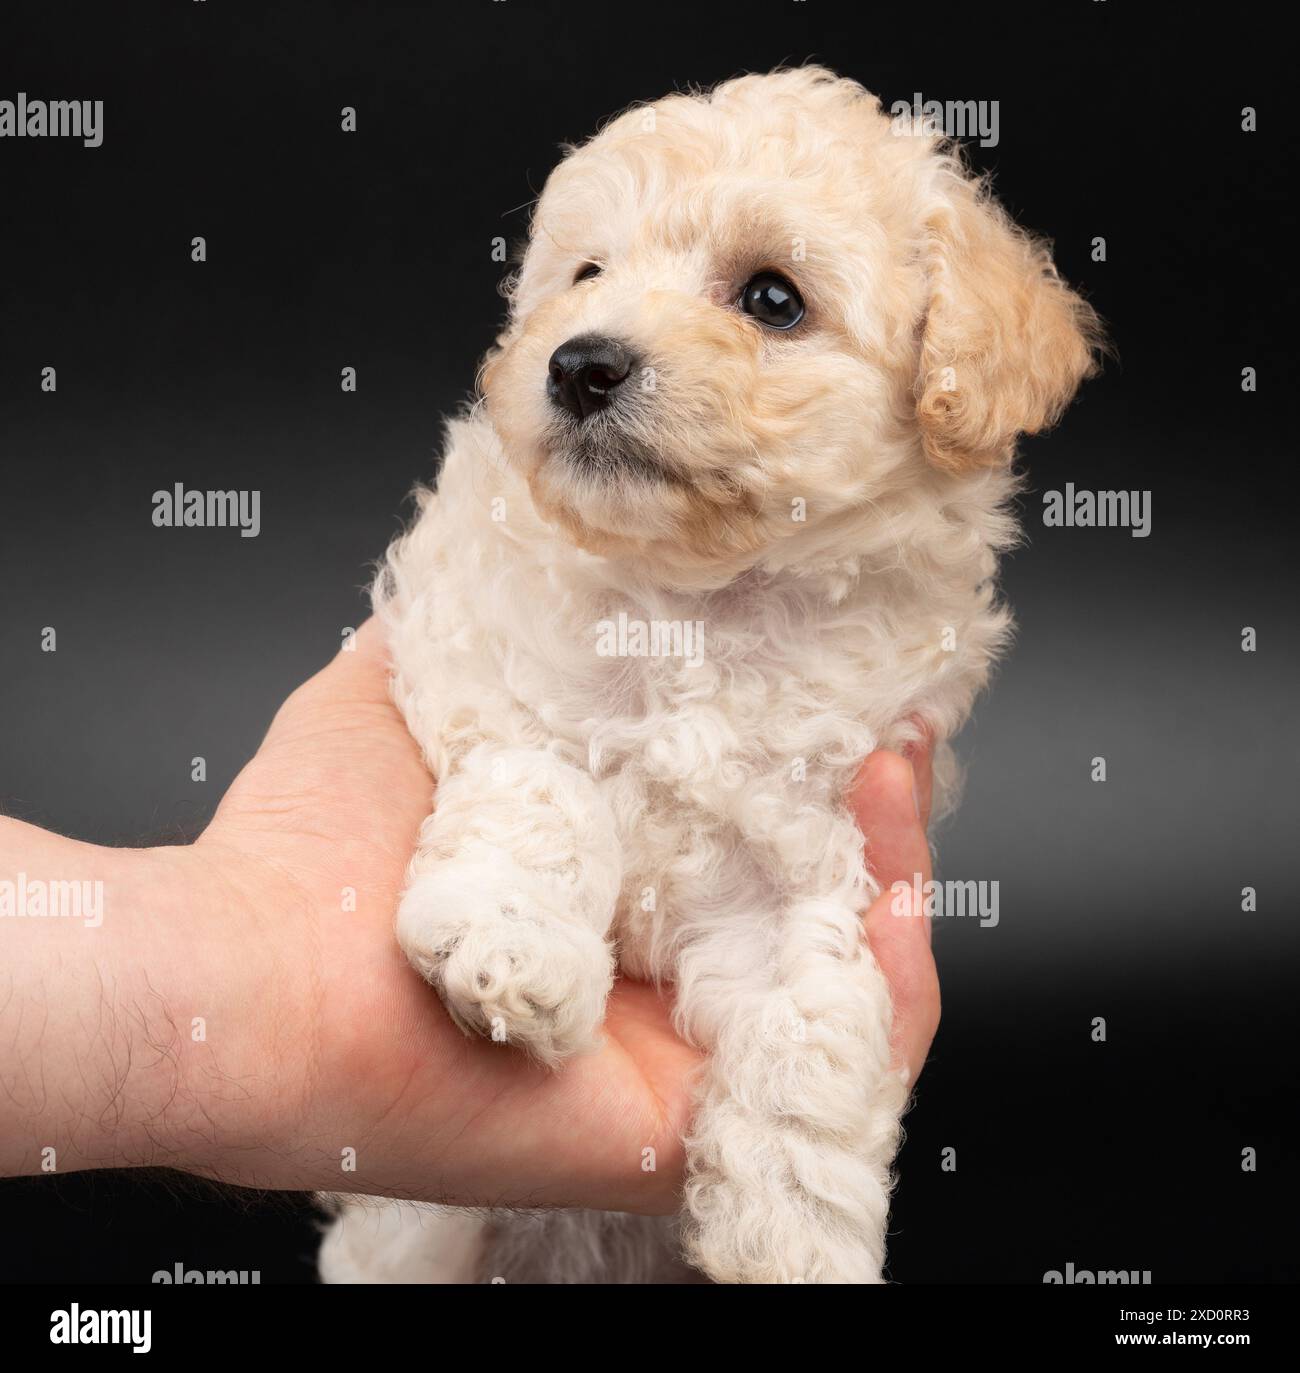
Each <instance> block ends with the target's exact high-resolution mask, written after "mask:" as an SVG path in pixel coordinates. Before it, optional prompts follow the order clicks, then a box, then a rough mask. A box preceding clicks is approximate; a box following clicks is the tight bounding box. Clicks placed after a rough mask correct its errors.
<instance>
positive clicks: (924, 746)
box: [902, 721, 934, 829]
mask: <svg viewBox="0 0 1300 1373" xmlns="http://www.w3.org/2000/svg"><path fill="white" fill-rule="evenodd" d="M919 723H920V722H919V721H918V724H919ZM921 729H922V733H921V738H920V739H919V740H918V741H917V742H916V743H914V744H907V745H905V746H904V748H903V750H902V752H903V757H904V758H906V759H907V761H908V762H909V763H911V765H912V775H913V779H914V781H915V790H916V802H917V812H918V814H919V815H920V817H921V828H922V829H929V827H930V806H931V803H932V801H933V799H934V745H933V742H932V740H931V738H930V732H929V730H927V729H926V728H925V727H924V726H922V727H921Z"/></svg>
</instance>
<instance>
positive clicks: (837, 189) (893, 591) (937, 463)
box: [322, 68, 1096, 1282]
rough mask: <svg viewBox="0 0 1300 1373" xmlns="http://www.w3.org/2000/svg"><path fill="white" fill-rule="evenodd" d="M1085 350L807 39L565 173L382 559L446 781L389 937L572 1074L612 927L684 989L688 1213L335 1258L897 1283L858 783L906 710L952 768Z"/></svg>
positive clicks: (591, 1026)
mask: <svg viewBox="0 0 1300 1373" xmlns="http://www.w3.org/2000/svg"><path fill="white" fill-rule="evenodd" d="M1095 341H1096V320H1095V316H1094V315H1093V314H1092V312H1091V310H1090V309H1089V308H1088V307H1087V306H1086V305H1085V304H1084V303H1083V302H1082V301H1081V300H1080V299H1079V298H1078V297H1077V296H1075V295H1074V294H1072V293H1071V292H1070V291H1069V290H1068V289H1067V288H1066V286H1065V285H1063V284H1062V282H1061V281H1060V280H1059V279H1058V277H1057V276H1056V273H1055V271H1054V270H1053V267H1052V264H1051V260H1050V257H1049V255H1048V253H1047V251H1046V250H1045V249H1044V248H1043V247H1042V246H1041V245H1039V244H1037V243H1035V242H1034V241H1032V240H1031V239H1030V238H1028V237H1027V236H1025V235H1024V234H1023V233H1021V232H1020V231H1018V230H1017V229H1016V228H1015V227H1014V226H1013V225H1012V224H1011V223H1010V222H1009V220H1008V219H1007V217H1006V215H1005V214H1004V213H1003V212H1002V211H1001V210H999V209H998V207H997V206H996V205H995V204H994V203H993V202H992V201H991V200H990V199H989V198H988V196H987V194H986V193H985V192H984V191H983V190H982V189H981V187H980V186H978V185H977V184H974V183H972V181H971V180H970V179H969V178H968V177H967V175H966V174H965V172H964V170H963V167H962V164H961V162H960V160H959V158H958V157H957V156H956V155H955V154H954V152H953V150H952V149H951V148H950V147H948V146H947V145H945V144H944V143H942V142H941V141H940V140H938V139H936V138H935V137H933V136H931V135H929V134H926V133H922V132H919V131H917V130H914V129H900V128H899V127H898V126H897V125H895V124H893V123H891V121H890V119H889V118H887V117H886V116H885V115H884V114H883V113H882V112H881V110H880V106H879V103H878V102H877V100H876V99H875V98H874V97H873V96H871V95H869V94H868V93H867V92H866V91H864V90H863V89H862V88H861V87H860V86H858V85H856V84H855V83H853V82H851V81H847V80H840V79H838V78H836V77H835V76H834V75H832V74H831V73H829V72H827V71H824V70H821V69H818V68H802V69H799V70H794V71H782V72H778V73H774V74H772V75H768V76H747V77H743V78H741V79H739V80H735V81H730V82H728V83H726V84H725V85H722V86H720V87H718V88H717V89H716V90H714V91H713V92H712V93H710V94H707V95H673V96H669V97H668V98H666V99H664V100H661V101H660V102H658V103H657V104H654V105H651V106H647V107H639V108H634V109H632V110H630V111H628V112H627V113H625V114H623V115H621V116H620V117H619V118H617V119H615V120H614V121H613V122H612V123H610V124H609V125H608V126H607V127H606V128H605V129H604V130H603V132H601V133H600V134H599V135H598V136H597V137H595V138H594V139H592V140H591V142H589V143H587V144H586V145H584V146H583V147H581V148H579V149H577V150H574V151H571V152H570V154H569V155H568V156H567V157H566V159H565V160H564V161H563V162H562V163H561V165H560V166H559V167H558V168H557V169H556V170H555V172H554V173H553V174H552V175H551V177H550V180H549V181H548V183H547V186H546V189H545V192H544V194H543V195H542V197H541V199H540V201H539V203H538V205H537V207H536V212H535V214H534V217H533V223H532V230H531V241H530V245H529V248H528V252H527V255H526V258H525V260H524V262H523V266H522V269H521V271H520V272H519V275H518V279H517V281H516V282H515V284H514V288H513V291H512V295H511V308H510V315H509V321H508V323H507V326H506V328H505V331H504V333H503V334H502V335H501V337H500V339H499V340H498V344H497V347H496V348H495V349H494V350H493V352H492V354H491V355H490V357H489V359H488V361H487V363H486V365H485V367H484V369H483V373H482V390H483V402H482V403H481V404H480V405H477V406H476V407H475V408H474V409H473V411H472V412H471V413H470V414H469V415H468V417H466V418H464V419H461V420H457V421H455V422H454V423H452V424H451V425H450V428H449V433H448V443H447V454H446V463H445V466H444V468H443V470H442V474H441V477H440V480H439V484H438V489H437V492H436V494H434V493H431V492H426V493H424V494H423V496H422V499H421V505H420V513H419V516H418V519H417V520H416V522H415V524H414V525H413V527H412V528H411V529H410V531H409V532H408V533H407V534H406V535H405V536H404V537H403V538H402V539H400V540H399V541H398V542H397V543H396V544H395V545H394V546H393V547H392V549H391V550H390V551H389V554H388V557H387V562H386V565H385V567H384V569H383V572H382V574H381V576H380V578H379V581H378V583H377V586H376V596H375V599H376V604H377V608H378V612H379V614H380V615H381V616H382V618H383V621H384V623H385V625H386V627H387V633H388V636H389V642H390V645H391V653H392V658H393V663H394V668H395V678H394V692H395V695H396V699H397V701H398V703H399V704H400V706H401V708H402V710H403V712H404V713H405V716H406V719H407V721H408V723H409V726H410V728H411V731H412V733H413V734H414V736H415V738H416V739H417V740H418V741H419V743H420V744H421V745H422V747H423V748H424V750H425V753H426V756H427V758H428V761H429V764H430V766H431V768H432V770H433V772H434V774H435V775H436V777H437V779H438V790H437V807H436V810H435V811H434V812H433V814H432V815H431V816H430V817H429V819H428V821H427V822H426V824H425V826H424V828H423V831H422V833H421V836H420V843H419V851H418V852H417V854H416V856H415V858H414V860H413V862H412V865H411V871H410V884H409V888H408V890H407V892H406V895H405V897H404V899H403V901H402V904H401V911H400V914H399V917H398V937H399V939H400V941H401V944H402V947H403V948H404V949H405V951H406V953H407V954H408V956H409V957H410V959H411V961H412V963H413V964H414V965H415V966H416V967H417V968H418V969H419V970H420V972H421V973H423V975H424V976H425V977H426V978H427V979H428V980H429V981H430V982H431V983H432V984H433V986H434V987H436V988H437V990H438V993H439V994H440V995H441V997H442V1000H443V1002H444V1003H445V1005H446V1007H447V1010H448V1012H449V1013H450V1014H451V1015H452V1016H453V1018H454V1019H455V1020H456V1022H457V1023H458V1024H459V1025H460V1026H461V1027H462V1028H463V1029H464V1030H465V1031H466V1032H467V1033H470V1034H483V1035H488V1036H491V1037H493V1038H496V1039H499V1040H501V1041H503V1046H505V1045H513V1046H517V1048H518V1049H520V1050H524V1051H527V1052H528V1053H531V1054H533V1055H535V1056H536V1057H537V1058H538V1059H540V1060H542V1061H543V1062H545V1063H547V1064H552V1065H556V1064H559V1063H561V1061H562V1060H563V1059H564V1058H565V1056H566V1055H569V1054H574V1053H580V1052H582V1051H583V1050H585V1049H588V1048H590V1047H591V1046H592V1045H593V1044H594V1043H596V1042H598V1037H599V1034H600V1027H601V1019H602V1014H603V1008H604V1004H605V998H606V995H607V993H608V992H609V989H610V985H611V981H612V979H613V976H614V971H615V963H616V960H617V962H618V963H619V964H621V966H622V968H623V969H625V970H626V971H627V973H629V974H630V975H631V976H633V977H638V978H652V979H658V980H660V981H661V982H663V983H669V984H672V986H673V987H674V989H675V994H676V1018H677V1024H678V1026H679V1029H680V1032H681V1033H682V1034H683V1035H684V1036H686V1037H687V1038H689V1039H690V1040H692V1041H693V1042H694V1043H696V1044H697V1045H699V1046H701V1047H702V1048H703V1049H704V1050H705V1051H706V1053H707V1055H708V1059H707V1067H706V1069H705V1071H704V1074H703V1077H702V1079H701V1081H700V1084H699V1091H698V1106H697V1110H696V1114H695V1118H694V1124H693V1127H692V1130H691V1135H690V1138H689V1140H688V1156H689V1179H688V1182H687V1186H686V1190H685V1195H684V1204H683V1211H682V1215H681V1217H680V1218H679V1219H678V1220H677V1221H674V1222H671V1223H667V1222H662V1221H656V1220H652V1219H644V1218H636V1217H611V1216H604V1215H597V1214H591V1213H587V1214H583V1213H568V1214H557V1215H553V1216H549V1217H536V1216H531V1217H529V1216H525V1217H508V1216H504V1215H502V1214H501V1213H491V1214H486V1213H474V1212H465V1211H459V1212H455V1211H432V1210H430V1209H429V1208H417V1207H414V1206H409V1205H406V1204H403V1203H380V1204H376V1203H370V1204H368V1205H367V1206H365V1207H358V1206H357V1205H355V1204H345V1205H344V1207H343V1212H342V1216H341V1218H340V1220H339V1221H337V1222H336V1224H335V1227H334V1228H333V1230H332V1231H331V1233H330V1234H329V1236H328V1237H327V1239H326V1242H325V1246H324V1250H323V1254H322V1271H323V1273H324V1276H325V1277H326V1278H327V1279H332V1280H338V1281H346V1280H366V1279H373V1278H378V1277H381V1276H382V1277H387V1278H395V1279H400V1280H412V1281H472V1280H475V1279H481V1278H483V1277H492V1276H501V1277H505V1278H507V1279H514V1278H529V1277H532V1278H543V1279H545V1278H549V1279H551V1280H561V1281H577V1280H586V1281H600V1280H604V1281H636V1280H654V1279H661V1278H670V1277H685V1276H690V1275H695V1276H698V1275H699V1274H701V1273H702V1274H704V1275H706V1276H707V1277H709V1278H712V1279H715V1280H717V1281H721V1282H877V1281H879V1280H880V1279H881V1270H882V1265H883V1262H884V1233H885V1222H886V1215H887V1210H888V1195H889V1186H890V1165H891V1161H892V1158H893V1154H894V1151H895V1148H896V1143H897V1137H898V1122H899V1116H900V1113H901V1111H902V1108H903V1106H904V1103H905V1098H906V1093H907V1088H906V1084H905V1082H904V1081H903V1080H902V1077H901V1075H900V1074H899V1073H898V1072H897V1071H891V1068H890V1000H889V993H888V989H887V987H886V985H885V982H884V979H883V977H882V976H881V973H880V971H879V969H878V968H877V966H876V964H875V961H874V960H873V958H872V955H871V953H870V951H869V949H868V948H867V946H866V944H865V942H864V939H863V936H862V931H861V915H862V912H863V911H864V909H865V907H866V906H867V904H868V902H869V900H870V899H871V898H872V897H873V896H874V895H875V892H876V888H875V886H874V884H873V879H872V877H871V874H870V873H869V872H868V871H867V869H866V867H865V864H864V859H863V843H862V836H861V835H860V834H859V832H858V830H857V827H856V825H855V824H854V821H853V819H852V818H851V816H850V814H849V812H848V810H847V809H846V807H845V805H844V802H843V797H844V795H845V792H846V789H847V788H848V787H849V785H850V783H851V781H852V779H853V777H854V774H855V772H856V770H857V768H858V767H859V765H860V763H861V762H862V760H863V759H864V758H865V757H866V755H867V754H869V753H870V752H871V751H872V750H873V749H876V748H878V747H880V746H882V745H883V746H887V747H897V746H900V745H903V744H905V743H906V742H908V741H909V740H911V739H914V738H915V737H916V731H917V723H916V722H920V723H921V724H922V725H923V726H924V727H925V728H926V729H928V731H930V732H931V733H932V734H933V736H934V738H935V739H936V740H937V741H939V745H940V746H939V749H938V753H937V757H936V772H937V779H936V780H937V783H938V785H939V787H940V789H942V787H943V785H944V783H945V781H946V782H947V783H949V784H951V781H952V766H951V759H950V754H949V752H948V750H947V748H946V746H944V744H943V741H944V740H946V739H947V738H948V737H949V736H950V735H951V734H952V733H953V731H955V730H956V729H957V728H958V727H959V726H960V725H961V723H962V721H963V720H964V719H965V717H966V715H967V712H968V711H969V710H970V708H971V704H972V701H973V699H974V697H975V695H976V693H977V692H978V691H979V690H980V688H981V686H982V685H983V683H984V682H985V679H986V678H987V676H988V673H989V669H990V666H991V664H992V663H993V661H994V659H995V657H996V656H997V654H998V652H999V650H1000V649H1001V647H1002V646H1003V644H1004V643H1005V641H1006V639H1007V635H1008V629H1009V616H1008V614H1007V612H1006V610H1005V609H1004V608H1003V607H1002V606H1001V605H1000V604H999V603H998V600H997V595H996V591H995V587H994V576H995V572H996V567H997V555H998V553H999V550H1001V549H1004V548H1005V547H1007V546H1008V545H1009V544H1010V543H1011V541H1012V539H1013V537H1014V527H1013V523H1012V520H1011V519H1010V517H1009V515H1008V513H1007V508H1006V507H1007V502H1008V499H1009V497H1010V496H1011V494H1012V492H1013V489H1014V478H1013V476H1012V475H1011V472H1010V466H1011V460H1012V457H1013V450H1014V445H1015V440H1016V436H1017V435H1018V434H1019V433H1021V432H1034V431H1036V430H1038V429H1041V428H1043V427H1044V426H1045V425H1047V424H1049V423H1050V422H1051V421H1053V420H1054V419H1055V418H1056V417H1057V416H1058V415H1059V413H1060V412H1061V410H1062V409H1063V407H1064V406H1065V405H1066V404H1067V403H1068V401H1069V400H1070V398H1071V396H1072V395H1073V393H1074V391H1075V389H1076V387H1077V385H1078V383H1079V382H1080V380H1081V379H1082V378H1083V377H1084V376H1085V375H1086V374H1088V372H1089V371H1090V369H1091V366H1092V352H1093V345H1094V343H1095ZM502 1052H510V1049H508V1048H506V1047H503V1049H502ZM640 1166H641V1160H640V1159H629V1160H628V1167H629V1168H638V1167H640ZM687 1264H689V1265H690V1267H687Z"/></svg>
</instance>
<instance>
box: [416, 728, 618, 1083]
mask: <svg viewBox="0 0 1300 1373" xmlns="http://www.w3.org/2000/svg"><path fill="white" fill-rule="evenodd" d="M620 875H621V858H620V851H619V844H618V838H617V835H616V833H615V829H614V820H613V816H612V815H611V813H610V811H609V808H608V806H607V805H606V804H605V802H604V800H603V798H602V797H601V795H600V793H599V791H598V790H597V788H596V785H595V783H594V782H593V781H592V780H591V778H590V777H589V776H587V774H586V773H584V772H580V771H579V770H578V769H577V768H574V767H572V766H570V765H569V764H567V763H565V762H562V761H561V760H559V759H557V758H555V757H554V756H552V755H551V754H549V753H545V752H542V751H540V750H536V749H526V748H509V747H504V746H497V745H493V744H488V743H483V744H479V745H478V746H477V747H475V748H474V749H472V750H471V751H470V753H469V754H468V755H467V756H466V757H465V758H464V760H463V761H462V762H461V764H460V766H459V767H458V768H457V769H456V770H455V771H454V772H453V773H452V774H451V776H450V777H449V778H447V779H446V780H444V781H443V782H441V783H440V784H439V787H438V794H437V800H436V808H435V810H434V813H433V814H432V815H431V816H430V817H429V819H428V820H427V821H426V822H425V824H424V827H423V829H422V830H421V833H420V841H419V847H418V849H417V852H416V856H415V858H414V859H413V860H412V863H411V868H410V876H409V885H408V887H407V891H406V894H405V896H404V897H403V898H402V902H401V906H400V908H399V911H398V917H397V933H398V939H399V940H400V942H401V945H402V948H403V949H404V950H405V952H406V955H407V957H408V958H409V959H410V960H411V962H412V963H413V964H414V966H415V967H416V968H417V969H418V970H419V971H420V972H421V973H422V974H423V975H424V976H425V977H426V978H427V979H428V980H429V981H430V982H431V983H432V984H433V986H434V987H436V988H437V990H438V994H439V995H440V996H441V997H442V1000H443V1003H444V1004H445V1005H446V1007H447V1010H448V1011H449V1012H450V1014H451V1016H452V1018H453V1019H454V1020H455V1021H456V1023H457V1024H458V1025H459V1026H460V1027H461V1029H462V1030H464V1031H465V1033H466V1034H471V1033H477V1034H482V1035H486V1036H488V1037H489V1038H491V1039H495V1040H498V1041H501V1042H504V1043H510V1044H515V1045H517V1046H519V1047H521V1048H523V1049H525V1050H527V1051H528V1052H529V1053H531V1054H532V1055H533V1056H534V1057H536V1058H537V1059H539V1060H540V1061H542V1062H544V1063H548V1064H555V1063H557V1062H559V1060H560V1059H561V1058H564V1057H565V1056H566V1055H568V1054H571V1053H575V1052H578V1051H582V1050H586V1049H591V1048H594V1047H596V1045H597V1044H598V1043H599V1034H598V1031H599V1029H600V1024H601V1021H602V1020H603V1018H604V1012H605V999H606V996H607V995H608V993H609V989H610V986H611V984H612V982H613V971H614V968H613V956H612V953H611V950H610V947H609V944H608V943H607V941H606V938H605V936H606V933H607V931H608V929H609V924H610V920H611V919H612V917H613V913H614V903H615V900H616V898H617V896H618V888H619V879H620Z"/></svg>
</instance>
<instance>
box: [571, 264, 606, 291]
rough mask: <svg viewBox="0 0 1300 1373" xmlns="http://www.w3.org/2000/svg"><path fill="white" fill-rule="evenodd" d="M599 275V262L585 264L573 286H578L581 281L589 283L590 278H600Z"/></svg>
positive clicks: (579, 269)
mask: <svg viewBox="0 0 1300 1373" xmlns="http://www.w3.org/2000/svg"><path fill="white" fill-rule="evenodd" d="M599 275H600V263H599V262H584V263H583V264H582V266H581V267H579V268H578V274H577V276H575V277H574V278H573V284H574V285H575V286H576V285H577V284H578V283H579V282H580V281H587V280H588V279H589V278H591V277H598V276H599Z"/></svg>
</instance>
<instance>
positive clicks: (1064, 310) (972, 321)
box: [916, 171, 1102, 472]
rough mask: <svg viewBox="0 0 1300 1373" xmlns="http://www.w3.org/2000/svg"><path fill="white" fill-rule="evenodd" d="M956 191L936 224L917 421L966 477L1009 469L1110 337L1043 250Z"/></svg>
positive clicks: (944, 459)
mask: <svg viewBox="0 0 1300 1373" xmlns="http://www.w3.org/2000/svg"><path fill="white" fill-rule="evenodd" d="M948 184H949V187H950V194H949V195H948V196H947V197H945V199H946V203H945V205H944V208H943V209H942V210H939V211H938V212H936V213H935V215H934V216H933V217H932V218H931V220H930V222H929V225H928V231H929V232H928V245H927V248H928V251H927V267H928V271H929V283H930V298H929V306H928V309H927V313H926V317H925V320H924V322H923V325H922V333H921V350H920V366H919V373H918V376H917V380H916V390H917V397H918V399H917V410H916V413H917V419H918V421H919V423H920V429H921V436H922V439H923V442H924V444H925V449H926V452H927V453H928V455H929V456H930V458H931V459H932V460H933V461H934V462H935V463H936V464H937V465H938V466H940V467H942V468H944V469H946V470H948V471H952V472H960V471H968V470H971V469H973V468H977V467H986V466H993V465H996V464H1001V463H1009V462H1010V461H1011V459H1012V457H1013V456H1014V452H1015V442H1016V436H1017V435H1019V434H1036V433H1037V432H1038V431H1039V430H1040V429H1045V428H1047V427H1048V426H1050V425H1051V424H1053V423H1055V421H1056V420H1057V419H1058V418H1059V417H1060V415H1061V412H1062V411H1063V410H1064V409H1065V407H1066V406H1067V405H1068V404H1069V403H1070V400H1071V399H1072V398H1073V396H1074V393H1075V391H1076V390H1077V388H1078V386H1079V383H1080V382H1081V381H1083V379H1084V378H1085V377H1088V376H1090V375H1091V374H1092V373H1093V372H1094V371H1096V356H1095V355H1096V352H1097V351H1098V349H1099V348H1100V347H1101V341H1102V330H1101V324H1100V321H1099V320H1098V318H1097V316H1096V314H1095V312H1094V311H1093V309H1092V307H1091V306H1090V305H1088V304H1087V303H1086V302H1085V301H1084V300H1082V299H1081V298H1080V297H1079V296H1077V295H1075V293H1074V292H1073V291H1071V290H1070V288H1069V287H1068V286H1066V285H1065V283H1064V282H1063V281H1062V280H1061V279H1060V278H1059V277H1058V276H1057V274H1056V268H1055V266H1054V265H1053V263H1052V259H1051V255H1050V253H1049V252H1048V250H1047V249H1046V247H1044V246H1043V245H1042V244H1040V243H1038V242H1036V241H1035V240H1033V239H1032V238H1030V237H1029V236H1028V235H1027V234H1025V233H1023V232H1022V231H1021V230H1020V229H1018V228H1017V227H1016V226H1015V225H1014V224H1013V223H1012V222H1011V220H1010V219H1009V218H1008V217H1007V215H1006V213H1005V212H1004V211H1003V210H1002V209H1001V208H1000V207H999V206H998V205H996V204H995V203H994V202H993V201H992V200H991V199H989V197H988V196H987V195H986V194H984V193H983V192H982V190H981V189H980V187H978V186H977V185H976V184H973V183H971V182H970V181H967V180H966V179H965V177H964V176H959V175H958V174H957V173H956V172H955V171H954V172H953V173H951V174H950V176H949V178H948Z"/></svg>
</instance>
